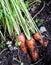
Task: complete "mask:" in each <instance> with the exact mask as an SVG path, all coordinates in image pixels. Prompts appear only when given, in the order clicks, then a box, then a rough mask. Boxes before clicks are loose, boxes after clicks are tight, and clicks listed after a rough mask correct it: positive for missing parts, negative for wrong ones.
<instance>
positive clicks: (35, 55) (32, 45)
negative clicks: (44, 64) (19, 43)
mask: <svg viewBox="0 0 51 65" xmlns="http://www.w3.org/2000/svg"><path fill="white" fill-rule="evenodd" d="M26 45H27V47H28V49H29V51H30V55H31V58H32V60H33V61H36V60H37V59H38V53H36V52H35V51H34V48H35V40H34V39H33V38H32V39H30V40H26Z"/></svg>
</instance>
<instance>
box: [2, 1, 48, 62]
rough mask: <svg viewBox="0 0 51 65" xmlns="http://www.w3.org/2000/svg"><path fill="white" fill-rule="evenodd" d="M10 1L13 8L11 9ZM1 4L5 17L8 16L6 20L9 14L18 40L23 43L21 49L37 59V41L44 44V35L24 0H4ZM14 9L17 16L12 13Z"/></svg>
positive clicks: (28, 55) (31, 57) (30, 57)
mask: <svg viewBox="0 0 51 65" xmlns="http://www.w3.org/2000/svg"><path fill="white" fill-rule="evenodd" d="M18 1H19V3H20V5H21V6H22V11H23V12H24V14H25V18H24V17H23V16H22V11H21V9H20V7H19V5H18ZM10 3H11V5H12V7H13V10H11V7H10ZM1 4H2V7H3V10H4V14H5V17H6V16H7V18H6V20H8V16H10V19H11V22H12V23H13V26H14V30H15V32H16V33H17V40H16V41H18V42H20V43H21V44H20V46H19V49H20V50H21V51H23V52H24V53H25V54H27V57H28V58H29V59H30V60H31V59H32V60H33V61H37V60H38V57H39V53H38V51H37V50H35V45H36V41H38V42H39V43H40V44H41V45H43V44H44V43H45V42H44V41H43V38H42V35H41V33H40V31H39V29H38V27H37V25H36V23H35V22H34V21H33V20H32V17H31V15H30V14H29V12H28V10H27V8H26V6H25V4H24V2H23V0H16V1H15V0H10V1H9V0H5V1H4V0H2V1H1ZM12 11H14V13H15V16H13V15H12ZM8 22H9V21H8ZM20 27H21V29H22V30H23V33H22V32H21V29H20ZM29 30H30V31H31V32H32V34H34V35H33V37H32V35H31V34H30V31H29ZM47 43H48V42H47ZM45 44H46V43H45ZM27 49H28V50H29V52H30V54H29V53H28V50H27Z"/></svg>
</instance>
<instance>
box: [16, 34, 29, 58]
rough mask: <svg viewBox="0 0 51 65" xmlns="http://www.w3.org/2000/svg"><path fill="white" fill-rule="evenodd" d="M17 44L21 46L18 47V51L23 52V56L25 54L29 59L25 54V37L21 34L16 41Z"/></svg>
mask: <svg viewBox="0 0 51 65" xmlns="http://www.w3.org/2000/svg"><path fill="white" fill-rule="evenodd" d="M17 41H18V42H21V45H20V46H19V48H20V50H21V51H23V52H24V53H25V54H27V57H28V58H29V59H30V56H29V54H28V52H27V48H26V45H25V35H24V34H23V33H21V34H20V36H19V37H18V39H17Z"/></svg>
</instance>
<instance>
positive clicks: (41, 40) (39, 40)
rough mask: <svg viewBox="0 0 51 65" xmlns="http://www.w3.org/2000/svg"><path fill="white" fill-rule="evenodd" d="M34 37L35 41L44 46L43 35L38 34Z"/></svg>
mask: <svg viewBox="0 0 51 65" xmlns="http://www.w3.org/2000/svg"><path fill="white" fill-rule="evenodd" d="M33 37H34V39H35V40H36V41H38V42H39V43H40V44H43V38H42V36H41V34H40V33H39V32H36V33H35V34H34V36H33Z"/></svg>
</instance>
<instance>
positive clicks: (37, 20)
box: [35, 19, 43, 27]
mask: <svg viewBox="0 0 51 65" xmlns="http://www.w3.org/2000/svg"><path fill="white" fill-rule="evenodd" d="M35 22H36V23H37V25H38V27H40V26H41V25H42V24H43V20H40V19H36V20H35Z"/></svg>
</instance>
